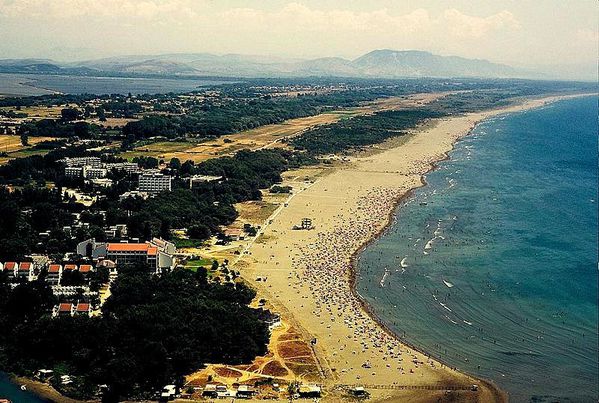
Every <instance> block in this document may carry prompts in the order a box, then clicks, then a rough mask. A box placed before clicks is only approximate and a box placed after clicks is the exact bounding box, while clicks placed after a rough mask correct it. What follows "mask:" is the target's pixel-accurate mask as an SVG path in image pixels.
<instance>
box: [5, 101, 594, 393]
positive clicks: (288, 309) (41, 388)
mask: <svg viewBox="0 0 599 403" xmlns="http://www.w3.org/2000/svg"><path fill="white" fill-rule="evenodd" d="M589 95H595V94H585V95H574V96H589ZM574 96H558V97H555V96H552V97H544V98H541V99H535V100H528V101H527V102H525V103H524V104H518V105H512V106H508V107H505V108H500V109H497V110H491V111H485V112H479V113H476V114H470V115H475V116H479V119H478V120H474V121H473V122H474V123H472V124H471V127H470V128H469V129H468V130H467V131H465V132H463V133H461V134H458V135H457V136H456V137H455V138H452V141H451V144H450V148H449V149H447V150H446V151H445V152H443V153H442V154H438V155H436V156H435V157H440V158H437V159H432V160H431V161H429V163H428V169H427V170H426V171H424V172H422V173H419V174H417V175H418V176H419V178H418V180H419V183H416V182H415V183H413V184H412V186H411V187H409V188H407V190H402V191H401V192H400V193H399V194H398V196H397V197H394V198H393V200H392V203H391V208H390V209H389V210H388V214H387V216H386V217H385V218H384V219H383V220H380V221H379V226H380V227H379V228H378V230H377V232H376V233H375V234H374V235H371V236H370V237H369V238H365V239H363V240H362V243H361V245H360V246H359V248H358V249H356V250H355V251H354V252H353V253H352V255H351V256H350V269H351V270H350V271H349V278H348V285H349V289H350V291H351V292H352V293H353V295H354V297H355V298H356V299H357V300H358V301H359V302H360V304H361V305H362V309H363V310H364V312H365V313H366V314H367V315H368V316H370V318H371V319H372V320H374V321H375V322H376V323H377V325H378V326H379V327H380V328H381V329H382V330H383V331H385V332H387V333H389V335H390V336H392V337H393V338H395V339H397V340H398V341H399V342H400V343H401V344H402V345H403V346H405V347H407V350H408V351H410V350H414V351H415V352H418V353H419V354H421V355H422V356H424V357H430V356H429V355H428V354H427V353H426V352H424V351H421V350H419V349H418V348H416V347H413V346H411V345H410V344H409V343H407V342H405V341H403V340H402V339H401V337H399V336H398V335H396V334H395V333H393V332H392V331H391V330H390V329H388V328H387V327H386V326H385V324H384V323H383V322H382V321H380V320H379V319H378V318H377V316H376V314H375V313H374V312H373V310H372V308H371V307H370V306H369V305H368V304H367V303H366V302H365V301H363V299H362V297H361V296H360V294H359V292H358V291H357V290H356V287H355V280H356V276H357V275H358V273H356V270H355V265H354V262H355V259H356V258H357V256H358V255H359V254H360V252H361V251H362V250H363V248H365V247H367V246H368V245H369V244H370V243H371V242H375V241H376V239H378V237H379V236H380V235H381V234H383V233H384V232H385V231H386V230H387V229H388V228H389V225H390V224H391V222H392V220H393V217H394V216H395V212H396V211H397V209H398V208H401V204H402V203H403V202H404V201H405V200H406V199H408V198H409V197H410V196H411V194H412V192H413V191H414V190H415V189H417V188H419V187H422V186H426V179H425V176H426V175H427V174H428V173H429V172H431V171H433V170H435V169H437V167H438V164H439V163H440V162H442V161H444V160H447V159H449V158H450V156H449V153H450V152H451V150H452V149H453V147H454V146H455V144H456V143H457V142H458V141H460V140H461V139H462V138H464V137H465V136H467V135H469V134H470V133H471V131H472V130H473V128H474V127H475V126H476V125H477V124H478V123H480V122H481V121H483V120H485V119H488V118H490V117H494V116H497V115H501V114H505V113H512V112H519V111H524V110H528V109H532V108H536V107H542V106H544V105H546V104H548V103H550V102H556V101H559V100H561V99H565V98H570V97H574ZM456 118H458V119H459V118H463V116H456V117H450V118H445V119H439V120H452V119H456ZM438 123H439V122H435V126H434V127H432V128H429V127H424V128H418V129H416V130H415V132H416V133H414V134H411V135H410V138H408V139H407V142H409V141H411V140H413V139H414V137H415V136H418V135H419V134H420V133H421V132H422V131H426V130H434V129H435V128H436V127H437V124H438ZM401 147H403V145H400V146H398V147H391V148H390V149H389V150H393V149H395V148H401ZM389 150H385V151H382V152H381V153H384V152H386V151H389ZM381 153H377V154H375V155H373V156H368V157H365V158H361V157H358V158H357V159H356V161H353V162H352V163H351V164H352V165H353V164H355V163H360V162H361V160H369V159H371V158H375V159H376V158H377V157H378V156H379V155H380V154H381ZM334 169H339V170H344V169H345V168H344V167H341V168H334ZM291 174H293V173H291ZM325 178H326V177H325ZM325 191H326V190H325ZM293 207H294V205H293V204H290V206H289V207H288V208H286V209H284V210H283V214H285V213H286V212H287V209H291V208H293ZM300 213H301V211H300ZM278 219H279V218H277V220H278ZM253 249H255V247H253ZM250 256H252V255H250ZM252 259H253V256H252ZM248 263H249V264H250V267H248V268H244V269H242V276H244V277H245V278H246V280H249V282H250V283H252V284H253V285H254V286H256V285H258V287H257V288H258V289H259V295H260V294H261V293H266V294H268V295H269V298H270V296H271V295H274V294H273V292H272V291H269V290H267V289H265V287H263V286H262V284H257V283H256V282H255V281H253V276H250V277H252V278H249V277H248V276H246V275H245V271H246V270H248V269H249V271H250V273H256V270H257V269H256V268H255V267H251V266H252V264H253V263H252V262H248ZM269 285H270V284H269ZM275 298H276V297H275ZM273 302H275V301H273ZM279 304H280V306H282V307H284V312H283V316H287V315H290V316H291V322H292V323H294V324H297V326H298V327H299V328H300V329H301V331H302V333H303V334H305V335H310V336H311V335H313V332H311V329H310V327H309V326H308V327H306V326H304V324H303V322H302V321H301V320H298V316H297V315H298V313H297V312H294V305H287V304H284V303H282V302H281V301H278V303H277V305H279ZM319 340H320V339H319ZM317 350H318V354H317V359H319V361H323V362H324V364H322V365H323V366H324V367H325V368H324V369H325V371H324V372H325V373H327V374H329V376H331V378H334V379H333V381H334V382H335V383H336V384H339V383H340V382H337V381H338V379H337V378H338V375H337V374H336V371H335V370H333V371H331V370H330V369H331V364H330V363H329V357H328V353H330V351H328V346H327V348H324V349H321V348H320V345H319V346H318V347H317ZM323 350H324V351H323ZM434 361H435V362H437V363H439V364H443V362H442V361H440V360H438V359H437V358H434ZM441 368H442V367H441ZM326 369H329V371H326ZM441 372H444V371H441ZM445 377H446V378H445ZM11 379H16V380H17V381H18V382H19V384H25V385H27V387H28V390H29V391H30V392H32V393H35V394H36V395H38V396H40V397H42V398H45V399H51V400H52V401H57V402H66V403H71V402H77V400H73V399H69V398H66V397H64V396H62V395H60V394H58V392H57V391H56V390H54V389H53V388H51V387H50V386H48V385H46V384H43V383H40V382H36V381H33V380H31V379H27V378H20V377H19V378H16V377H13V378H11ZM380 379H383V378H380ZM471 380H475V381H476V383H477V384H479V386H480V387H481V392H479V398H478V401H497V402H500V401H501V402H503V401H507V395H506V394H505V393H504V392H502V391H501V390H500V389H499V388H497V387H496V386H495V385H494V384H493V383H492V382H491V381H488V380H484V379H477V378H475V377H472V376H470V375H468V374H465V373H462V372H460V371H450V372H448V373H442V374H440V376H439V377H437V378H434V379H432V381H433V382H436V383H439V384H442V385H449V386H451V385H455V384H464V385H467V382H468V381H471ZM464 382H466V383H464ZM379 384H391V382H390V381H389V382H388V383H385V382H381V383H379ZM414 386H418V385H414ZM482 390H484V391H485V392H484V393H488V394H486V395H484V396H486V397H489V396H492V399H491V400H480V397H481V396H483V395H482ZM374 392H375V393H373V400H374V401H379V400H384V401H395V400H394V399H398V398H405V397H406V396H408V395H409V393H414V392H413V391H412V392H409V391H408V392H403V391H402V392H399V391H393V392H390V391H385V392H381V391H379V390H377V391H374ZM406 393H408V394H406ZM420 393H421V394H423V395H426V396H422V397H418V398H417V399H416V400H410V401H422V402H424V401H431V399H433V398H434V399H435V400H434V401H436V399H437V398H438V397H439V396H441V395H439V392H438V391H437V392H430V394H429V393H423V392H422V391H420ZM466 393H467V392H466ZM409 396H411V397H412V395H409ZM469 399H470V400H467V401H477V400H472V396H469ZM325 400H326V397H325ZM402 401H403V400H402Z"/></svg>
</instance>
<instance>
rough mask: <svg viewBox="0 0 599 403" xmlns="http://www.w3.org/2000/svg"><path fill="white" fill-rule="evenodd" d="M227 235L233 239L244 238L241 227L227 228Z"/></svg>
mask: <svg viewBox="0 0 599 403" xmlns="http://www.w3.org/2000/svg"><path fill="white" fill-rule="evenodd" d="M225 236H226V237H228V238H229V239H230V240H231V241H239V240H242V239H243V238H244V237H243V231H242V230H241V229H240V228H227V229H226V230H225Z"/></svg>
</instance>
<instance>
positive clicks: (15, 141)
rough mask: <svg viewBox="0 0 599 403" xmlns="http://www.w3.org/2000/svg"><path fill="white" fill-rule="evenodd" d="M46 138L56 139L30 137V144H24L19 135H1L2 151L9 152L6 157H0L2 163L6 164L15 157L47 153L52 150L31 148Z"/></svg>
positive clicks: (46, 138)
mask: <svg viewBox="0 0 599 403" xmlns="http://www.w3.org/2000/svg"><path fill="white" fill-rule="evenodd" d="M46 140H55V138H53V137H30V138H29V146H23V145H22V144H21V138H20V137H19V136H11V135H7V134H3V135H0V152H3V153H6V154H7V156H5V157H0V164H5V163H6V162H7V161H10V160H12V159H15V158H22V157H29V156H30V155H44V154H47V153H48V152H49V151H50V150H34V149H32V148H31V146H33V145H35V144H37V143H40V142H42V141H46Z"/></svg>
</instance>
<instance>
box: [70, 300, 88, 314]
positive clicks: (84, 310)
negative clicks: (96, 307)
mask: <svg viewBox="0 0 599 403" xmlns="http://www.w3.org/2000/svg"><path fill="white" fill-rule="evenodd" d="M73 313H74V314H75V315H87V316H90V315H91V306H90V304H89V303H87V302H78V303H77V307H76V308H75V309H74V312H73Z"/></svg>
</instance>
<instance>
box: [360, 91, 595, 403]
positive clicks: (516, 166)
mask: <svg viewBox="0 0 599 403" xmlns="http://www.w3.org/2000/svg"><path fill="white" fill-rule="evenodd" d="M597 133H598V126H597V100H596V98H594V97H586V98H578V99H572V100H566V101H561V102H558V103H554V104H551V105H548V106H545V107H543V108H539V109H535V110H530V111H526V112H519V113H515V114H509V115H504V116H500V117H497V118H493V119H491V120H487V121H485V122H483V123H481V124H479V125H478V126H477V127H476V128H475V129H474V131H473V133H472V135H471V136H469V137H467V138H465V139H464V140H463V141H461V142H459V143H458V144H457V145H456V148H455V150H454V151H453V152H452V153H451V159H450V160H448V161H445V162H443V163H441V164H440V167H439V169H437V170H436V171H434V172H431V173H430V174H429V175H428V176H427V182H428V185H427V186H425V187H423V188H421V189H419V190H417V191H416V192H415V194H414V195H413V197H411V198H410V199H409V200H408V201H407V202H406V204H405V205H403V206H401V207H400V208H399V209H398V211H397V212H396V220H395V222H394V223H393V224H392V225H391V226H390V228H389V230H388V231H387V232H386V233H385V234H384V235H382V236H381V238H380V239H379V240H377V241H376V242H374V243H373V244H371V245H370V246H369V247H368V248H366V250H365V251H364V252H363V253H362V255H361V256H360V258H359V259H358V273H359V280H358V291H359V292H360V294H361V295H362V296H364V298H365V299H366V300H367V301H368V302H369V303H370V304H371V305H372V306H373V308H374V309H375V311H376V312H377V314H378V315H379V316H380V317H381V318H382V319H383V320H384V321H385V322H387V323H388V324H389V325H390V326H391V327H392V328H393V329H394V330H395V331H396V332H397V333H398V334H399V335H400V336H402V337H404V338H405V339H406V340H407V341H409V342H411V343H412V344H414V345H416V346H418V347H420V348H422V349H423V350H425V351H427V352H430V353H431V354H432V355H434V356H436V357H439V358H441V359H442V360H444V361H445V362H447V363H449V364H450V365H452V366H455V367H457V368H460V369H462V370H464V371H467V372H469V373H472V374H475V375H478V376H482V377H485V378H488V379H492V380H493V381H495V382H496V383H497V384H498V385H499V386H500V387H502V388H503V389H505V390H506V391H507V392H509V394H510V398H511V401H514V402H529V401H530V402H543V401H548V402H549V401H561V402H569V401H571V402H596V401H597V397H598V394H599V392H598V386H597V385H598V373H597V372H598V370H597V362H598V354H597V345H598V340H597V281H598V279H597ZM402 261H403V265H402ZM386 268H387V269H388V270H389V271H390V273H391V274H390V275H389V276H388V277H387V279H386V281H385V283H384V286H383V287H381V286H380V284H379V283H380V281H381V278H382V277H383V274H384V271H385V269H386Z"/></svg>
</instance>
